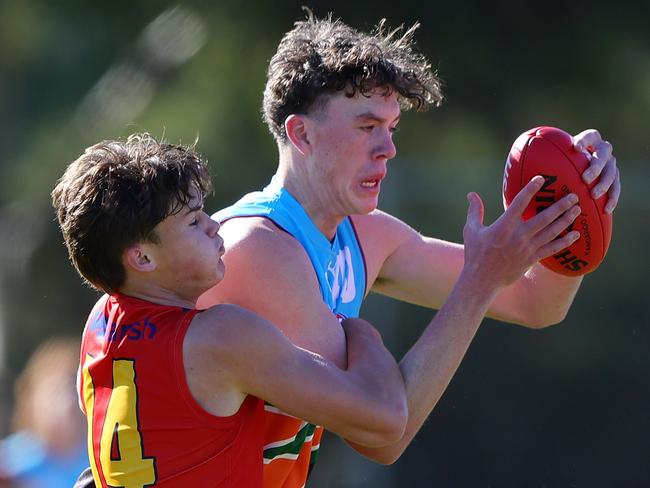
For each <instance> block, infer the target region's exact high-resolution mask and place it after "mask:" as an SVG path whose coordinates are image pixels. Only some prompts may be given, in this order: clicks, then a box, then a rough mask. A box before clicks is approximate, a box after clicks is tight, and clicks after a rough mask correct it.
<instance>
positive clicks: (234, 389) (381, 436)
mask: <svg viewBox="0 0 650 488" xmlns="http://www.w3.org/2000/svg"><path fill="white" fill-rule="evenodd" d="M344 327H345V331H346V334H347V344H348V351H349V352H348V369H347V371H344V370H341V369H339V368H337V367H336V366H335V365H334V364H332V363H331V362H330V361H328V360H326V359H325V358H323V357H322V356H319V355H317V354H314V353H312V352H309V351H306V350H304V349H301V348H299V347H296V346H295V345H293V344H292V343H291V342H290V341H289V340H288V339H287V338H286V337H285V336H284V335H283V334H282V333H281V332H280V331H278V330H277V328H276V327H275V326H273V325H272V324H270V323H269V322H267V321H266V320H264V319H262V318H261V317H259V316H257V315H255V314H253V313H252V312H249V311H248V310H245V309H242V308H240V307H236V306H233V305H221V306H217V307H212V308H210V309H208V310H206V311H204V312H202V313H200V314H198V315H197V316H196V317H195V319H194V321H193V323H192V324H191V326H190V328H189V330H188V332H187V334H186V337H185V340H184V350H183V356H184V361H185V370H186V376H187V379H188V384H189V385H190V390H191V391H192V393H193V395H194V396H195V398H196V399H197V401H198V402H199V403H200V404H201V405H202V406H203V407H204V408H205V409H206V410H208V411H209V412H211V413H213V414H215V415H231V414H233V413H235V412H236V411H237V409H238V408H239V406H240V405H241V403H242V402H243V400H244V398H245V396H246V394H250V395H254V396H257V397H259V398H263V399H265V400H266V401H268V402H270V403H271V404H273V405H274V406H276V407H278V408H280V409H282V410H283V411H285V412H287V413H289V414H291V415H294V416H296V417H299V418H301V419H304V420H307V421H309V422H313V423H315V424H318V425H323V426H324V427H326V428H328V429H330V430H332V431H333V432H336V433H337V434H339V435H341V436H343V437H346V438H348V439H351V440H353V441H354V442H357V443H360V444H362V445H366V446H380V445H386V444H388V443H391V442H395V441H396V440H397V439H399V438H401V436H402V434H403V432H404V427H405V424H406V418H407V410H406V399H405V393H404V386H403V382H402V376H401V374H400V372H399V369H398V367H397V364H396V363H395V360H394V359H393V357H392V356H391V354H390V352H389V351H388V350H386V348H385V347H384V345H383V343H382V341H381V337H380V336H379V333H378V332H377V331H375V330H374V328H373V327H372V326H370V324H368V323H367V322H365V321H363V320H360V319H352V320H348V321H346V323H345V324H344Z"/></svg>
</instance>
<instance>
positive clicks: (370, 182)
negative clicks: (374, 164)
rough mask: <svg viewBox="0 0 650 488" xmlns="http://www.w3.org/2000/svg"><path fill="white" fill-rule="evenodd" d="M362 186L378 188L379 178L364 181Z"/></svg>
mask: <svg viewBox="0 0 650 488" xmlns="http://www.w3.org/2000/svg"><path fill="white" fill-rule="evenodd" d="M361 186H362V187H363V188H377V187H378V186H379V180H368V181H362V182H361Z"/></svg>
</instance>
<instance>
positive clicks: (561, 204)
mask: <svg viewBox="0 0 650 488" xmlns="http://www.w3.org/2000/svg"><path fill="white" fill-rule="evenodd" d="M576 203H578V197H577V196H576V195H575V194H574V193H569V194H568V195H566V196H564V197H562V198H560V199H559V200H558V201H557V202H555V203H554V204H553V205H551V206H550V207H548V208H546V209H544V210H543V211H542V212H540V213H538V214H537V215H535V216H534V217H533V218H531V219H530V220H528V221H527V222H526V226H527V227H529V229H530V231H531V232H532V233H534V234H537V233H538V232H541V231H542V230H543V229H544V228H546V227H548V226H549V225H550V224H551V223H553V222H555V221H556V220H557V219H559V218H560V216H561V215H562V214H564V213H565V212H566V211H567V210H569V209H570V208H571V207H573V206H574V205H575V204H576ZM563 217H565V215H563ZM575 217H577V215H576V216H575ZM575 217H573V219H571V222H573V220H575ZM571 222H569V223H568V224H567V226H568V225H569V224H570V223H571ZM565 227H566V226H565Z"/></svg>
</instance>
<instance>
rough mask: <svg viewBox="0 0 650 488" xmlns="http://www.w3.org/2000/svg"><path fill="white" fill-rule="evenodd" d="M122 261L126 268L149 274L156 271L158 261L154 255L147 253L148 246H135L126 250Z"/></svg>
mask: <svg viewBox="0 0 650 488" xmlns="http://www.w3.org/2000/svg"><path fill="white" fill-rule="evenodd" d="M122 259H123V261H124V263H125V265H126V266H129V267H130V268H132V269H134V270H135V271H139V272H141V273H147V272H149V271H153V270H155V269H156V260H155V259H154V257H153V255H152V254H151V253H149V252H147V248H146V246H143V245H140V244H134V245H133V246H129V247H127V248H126V249H125V250H124V254H123V255H122Z"/></svg>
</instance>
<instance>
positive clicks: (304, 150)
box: [284, 114, 311, 156]
mask: <svg viewBox="0 0 650 488" xmlns="http://www.w3.org/2000/svg"><path fill="white" fill-rule="evenodd" d="M307 128H308V123H307V120H305V117H304V116H303V115H299V114H291V115H289V117H287V119H286V120H285V121H284V130H285V131H286V132H287V139H288V140H289V141H290V142H291V144H292V145H293V147H295V148H296V149H297V150H298V152H299V153H300V154H302V155H303V156H307V155H308V154H309V153H310V152H311V144H310V143H309V137H308V131H307Z"/></svg>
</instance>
